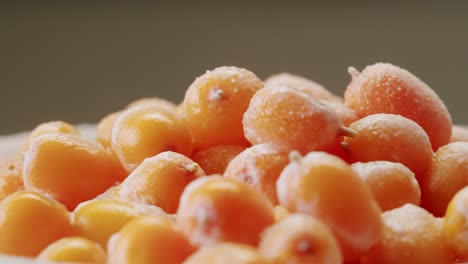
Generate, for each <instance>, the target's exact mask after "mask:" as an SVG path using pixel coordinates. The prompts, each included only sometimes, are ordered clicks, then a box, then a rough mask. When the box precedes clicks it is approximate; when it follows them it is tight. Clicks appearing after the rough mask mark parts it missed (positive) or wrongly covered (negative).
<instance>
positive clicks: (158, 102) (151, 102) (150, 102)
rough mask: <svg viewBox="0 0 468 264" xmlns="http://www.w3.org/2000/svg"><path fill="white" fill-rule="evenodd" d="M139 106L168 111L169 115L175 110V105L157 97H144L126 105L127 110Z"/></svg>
mask: <svg viewBox="0 0 468 264" xmlns="http://www.w3.org/2000/svg"><path fill="white" fill-rule="evenodd" d="M139 106H156V107H160V108H162V109H164V110H166V111H168V112H169V113H175V112H176V108H177V105H176V104H174V103H173V102H170V101H168V100H165V99H162V98H158V97H145V98H141V99H138V100H135V101H133V102H131V103H130V104H128V106H127V109H128V108H133V107H139Z"/></svg>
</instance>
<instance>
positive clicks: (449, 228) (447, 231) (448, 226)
mask: <svg viewBox="0 0 468 264" xmlns="http://www.w3.org/2000/svg"><path fill="white" fill-rule="evenodd" d="M467 208H468V187H465V188H463V189H461V190H460V191H458V192H457V194H455V196H454V197H453V199H452V201H451V202H450V203H449V206H448V208H447V213H446V214H445V217H444V229H443V233H444V238H445V241H446V242H447V244H449V246H450V247H451V248H452V249H453V250H454V251H455V253H456V255H457V257H458V258H459V259H461V260H463V261H468V237H467V236H466V234H467V232H468V210H467Z"/></svg>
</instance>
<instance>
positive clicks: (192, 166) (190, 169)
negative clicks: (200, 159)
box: [185, 163, 201, 173]
mask: <svg viewBox="0 0 468 264" xmlns="http://www.w3.org/2000/svg"><path fill="white" fill-rule="evenodd" d="M185 169H186V170H187V172H189V173H194V172H197V171H198V170H200V169H201V168H200V165H198V164H197V163H192V164H189V165H187V166H185Z"/></svg>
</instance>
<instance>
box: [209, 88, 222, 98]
mask: <svg viewBox="0 0 468 264" xmlns="http://www.w3.org/2000/svg"><path fill="white" fill-rule="evenodd" d="M223 96H224V92H223V90H221V89H219V88H213V89H211V91H210V100H211V101H221V100H222V99H223Z"/></svg>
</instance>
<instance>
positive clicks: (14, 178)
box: [0, 156, 24, 201]
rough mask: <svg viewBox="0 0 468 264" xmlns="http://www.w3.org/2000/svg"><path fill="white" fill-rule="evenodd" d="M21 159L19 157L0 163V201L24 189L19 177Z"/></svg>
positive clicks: (21, 165)
mask: <svg viewBox="0 0 468 264" xmlns="http://www.w3.org/2000/svg"><path fill="white" fill-rule="evenodd" d="M22 167H23V159H22V158H21V156H18V157H13V158H10V159H6V160H2V161H0V201H1V200H3V199H4V198H5V197H7V196H8V195H10V194H12V193H14V192H16V191H19V190H22V189H24V184H23V177H22V175H21V171H22Z"/></svg>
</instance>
